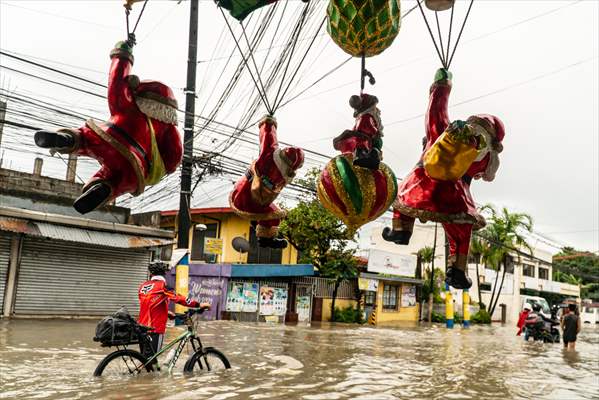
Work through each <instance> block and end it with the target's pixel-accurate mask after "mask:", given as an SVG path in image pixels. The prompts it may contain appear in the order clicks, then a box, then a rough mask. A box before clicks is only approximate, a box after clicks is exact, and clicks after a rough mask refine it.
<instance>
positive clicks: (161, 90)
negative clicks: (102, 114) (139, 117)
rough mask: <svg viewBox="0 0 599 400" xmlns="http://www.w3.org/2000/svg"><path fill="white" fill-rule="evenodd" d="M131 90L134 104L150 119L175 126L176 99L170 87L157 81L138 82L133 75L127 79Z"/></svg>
mask: <svg viewBox="0 0 599 400" xmlns="http://www.w3.org/2000/svg"><path fill="white" fill-rule="evenodd" d="M127 81H128V83H129V87H131V89H133V95H134V97H135V104H137V107H138V108H139V110H140V111H141V112H142V113H144V114H145V115H147V116H148V117H150V118H153V119H156V120H158V121H161V122H164V123H167V124H173V125H177V108H178V105H177V99H175V95H174V93H173V91H172V90H171V88H170V87H168V86H166V85H165V84H164V83H162V82H158V81H148V80H144V81H140V80H139V78H138V77H137V76H135V75H130V76H128V77H127Z"/></svg>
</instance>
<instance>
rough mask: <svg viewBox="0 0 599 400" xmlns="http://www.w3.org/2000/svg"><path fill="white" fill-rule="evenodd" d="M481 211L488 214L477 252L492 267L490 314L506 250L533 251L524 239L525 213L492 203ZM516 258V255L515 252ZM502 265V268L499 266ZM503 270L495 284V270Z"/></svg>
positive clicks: (528, 223) (528, 222)
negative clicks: (497, 207) (494, 205)
mask: <svg viewBox="0 0 599 400" xmlns="http://www.w3.org/2000/svg"><path fill="white" fill-rule="evenodd" d="M481 210H486V211H489V212H490V213H491V218H490V219H489V224H488V225H487V226H486V228H485V229H483V230H482V231H481V232H480V233H479V234H478V236H479V237H480V238H481V239H482V242H483V243H482V248H480V249H479V251H480V250H482V252H481V253H480V255H481V259H482V262H483V263H484V264H485V266H487V267H491V268H493V269H495V270H496V271H497V272H498V274H497V279H496V280H495V284H494V285H493V292H492V293H491V299H490V301H489V313H490V314H493V311H495V307H496V306H497V302H498V300H499V295H500V294H501V289H502V286H503V279H504V278H505V274H506V271H507V269H506V265H505V264H506V262H507V261H508V260H510V257H511V256H510V252H512V251H513V249H522V248H523V249H525V250H527V251H528V253H529V254H531V255H532V253H533V250H532V248H531V246H530V245H529V244H528V242H527V241H526V236H525V233H526V232H532V226H533V222H532V218H531V217H530V215H528V214H525V213H512V212H510V211H509V210H508V209H507V208H505V207H503V208H502V209H501V211H499V212H498V211H497V210H495V208H494V207H493V206H492V205H485V206H483V207H482V208H481ZM518 258H520V256H519V255H518ZM502 267H503V268H502ZM502 269H503V274H502V277H501V282H500V283H499V282H498V281H499V271H501V270H502Z"/></svg>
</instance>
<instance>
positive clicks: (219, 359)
mask: <svg viewBox="0 0 599 400" xmlns="http://www.w3.org/2000/svg"><path fill="white" fill-rule="evenodd" d="M229 368H231V363H229V360H227V357H225V355H224V354H223V353H221V352H220V351H218V350H216V349H214V348H212V347H205V348H204V349H203V351H202V350H198V351H196V352H195V353H193V354H192V355H191V357H189V359H188V360H187V362H186V363H185V367H184V368H183V371H185V372H188V373H194V372H195V373H208V372H216V371H221V370H224V369H229Z"/></svg>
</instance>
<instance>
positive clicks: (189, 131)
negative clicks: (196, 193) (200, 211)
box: [177, 0, 198, 249]
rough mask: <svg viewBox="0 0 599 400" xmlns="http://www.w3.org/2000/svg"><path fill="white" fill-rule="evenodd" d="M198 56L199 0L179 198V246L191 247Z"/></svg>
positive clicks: (193, 17) (193, 21)
mask: <svg viewBox="0 0 599 400" xmlns="http://www.w3.org/2000/svg"><path fill="white" fill-rule="evenodd" d="M197 58H198V0H191V1H190V16H189V47H188V53H187V85H186V86H185V128H184V132H185V133H184V135H183V162H182V165H181V194H180V199H179V231H178V234H177V248H179V249H187V248H189V230H190V228H191V215H190V211H189V208H190V201H191V171H192V160H193V126H194V122H195V99H196V97H195V91H196V67H197V64H198V63H197Z"/></svg>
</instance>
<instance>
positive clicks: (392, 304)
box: [383, 284, 399, 310]
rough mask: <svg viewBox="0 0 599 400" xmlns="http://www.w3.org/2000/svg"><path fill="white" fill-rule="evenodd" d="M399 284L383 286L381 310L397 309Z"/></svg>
mask: <svg viewBox="0 0 599 400" xmlns="http://www.w3.org/2000/svg"><path fill="white" fill-rule="evenodd" d="M398 290H399V286H393V285H387V284H385V285H384V286H383V310H397V292H398Z"/></svg>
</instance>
